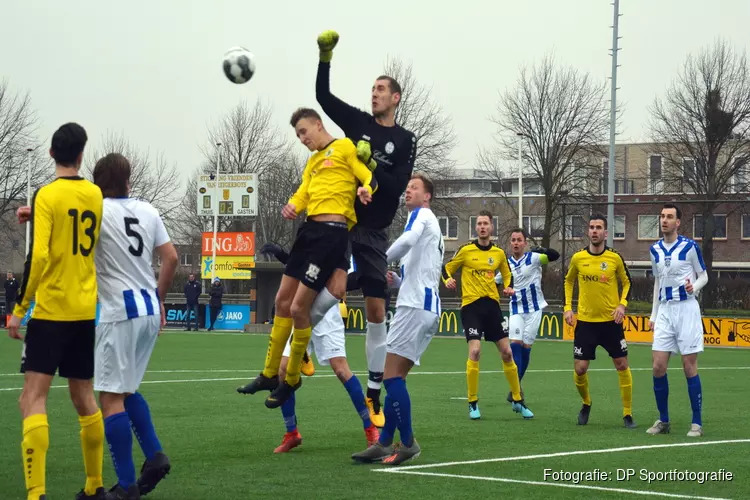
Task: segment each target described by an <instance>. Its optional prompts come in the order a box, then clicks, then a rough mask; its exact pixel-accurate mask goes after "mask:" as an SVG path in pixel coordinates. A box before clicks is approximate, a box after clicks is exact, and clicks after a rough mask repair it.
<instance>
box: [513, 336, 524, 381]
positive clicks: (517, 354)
mask: <svg viewBox="0 0 750 500" xmlns="http://www.w3.org/2000/svg"><path fill="white" fill-rule="evenodd" d="M521 347H523V346H522V345H521V344H517V343H515V342H511V343H510V351H511V352H512V353H513V362H514V363H515V364H516V366H517V367H518V378H519V379H520V378H521V367H522V366H523V359H522V358H521Z"/></svg>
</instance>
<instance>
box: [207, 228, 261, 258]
mask: <svg viewBox="0 0 750 500" xmlns="http://www.w3.org/2000/svg"><path fill="white" fill-rule="evenodd" d="M213 240H214V233H203V237H202V241H201V255H213V251H214V249H213V247H212V246H211V243H212V242H213ZM216 255H221V256H228V255H239V256H247V255H255V233H216Z"/></svg>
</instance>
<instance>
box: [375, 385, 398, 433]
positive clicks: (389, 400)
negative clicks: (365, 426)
mask: <svg viewBox="0 0 750 500" xmlns="http://www.w3.org/2000/svg"><path fill="white" fill-rule="evenodd" d="M385 390H386V394H385V401H384V406H383V416H385V425H383V428H382V429H381V430H380V439H378V442H379V443H380V444H382V445H383V446H390V445H392V444H393V435H394V434H395V433H396V427H398V416H397V415H396V413H395V412H394V410H393V396H391V394H390V393H389V392H388V386H387V385H386V386H385Z"/></svg>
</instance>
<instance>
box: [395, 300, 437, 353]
mask: <svg viewBox="0 0 750 500" xmlns="http://www.w3.org/2000/svg"><path fill="white" fill-rule="evenodd" d="M439 317H440V315H439V314H435V313H434V312H431V311H425V310H424V309H417V308H415V307H405V306H401V307H397V308H396V314H395V315H394V316H393V319H392V320H391V325H390V328H389V329H388V336H387V337H386V340H385V345H386V352H389V353H391V354H397V355H399V356H401V357H403V358H406V359H408V360H411V361H412V362H413V363H414V364H415V365H417V366H419V358H421V357H422V354H424V352H425V351H426V350H427V346H428V345H429V344H430V341H431V340H432V337H433V336H434V335H435V333H437V330H438V318H439Z"/></svg>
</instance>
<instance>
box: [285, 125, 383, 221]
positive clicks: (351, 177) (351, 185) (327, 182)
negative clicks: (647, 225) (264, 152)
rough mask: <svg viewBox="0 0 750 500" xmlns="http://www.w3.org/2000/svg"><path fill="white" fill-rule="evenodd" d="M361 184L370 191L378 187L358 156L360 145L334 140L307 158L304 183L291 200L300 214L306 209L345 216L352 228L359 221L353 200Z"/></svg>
mask: <svg viewBox="0 0 750 500" xmlns="http://www.w3.org/2000/svg"><path fill="white" fill-rule="evenodd" d="M360 184H361V185H362V186H364V187H366V188H367V190H368V191H369V192H370V194H372V193H374V192H375V191H376V190H377V181H376V180H375V177H374V176H373V175H372V172H371V171H370V169H369V168H367V167H366V166H365V164H364V163H362V162H361V161H360V160H359V159H358V158H357V148H356V147H355V146H354V143H353V142H352V141H351V139H335V140H334V141H333V142H331V143H330V144H328V145H327V146H326V147H325V148H323V149H321V150H320V151H317V152H316V153H315V154H313V155H312V156H311V157H310V159H309V160H307V165H305V170H304V171H303V172H302V184H300V186H299V189H297V192H296V193H294V195H292V197H291V198H290V199H289V203H291V204H292V205H294V206H295V207H296V209H297V213H298V214H299V213H301V212H303V211H304V210H307V215H308V217H309V216H313V215H323V214H335V215H343V216H344V217H346V221H347V226H348V227H349V229H351V228H352V226H354V225H355V224H356V223H357V216H356V214H355V213H354V200H355V198H356V197H357V188H358V187H359V185H360Z"/></svg>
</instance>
